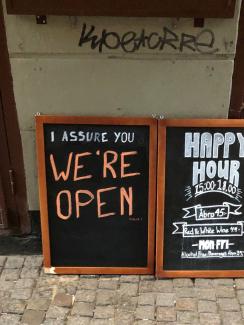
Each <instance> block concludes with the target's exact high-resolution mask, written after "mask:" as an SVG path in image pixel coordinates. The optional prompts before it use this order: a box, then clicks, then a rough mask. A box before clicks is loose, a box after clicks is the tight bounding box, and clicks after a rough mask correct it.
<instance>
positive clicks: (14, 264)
mask: <svg viewBox="0 0 244 325" xmlns="http://www.w3.org/2000/svg"><path fill="white" fill-rule="evenodd" d="M24 261H25V258H24V257H20V256H10V257H8V258H7V261H6V263H5V268H6V269H19V268H21V267H22V266H23V264H24Z"/></svg>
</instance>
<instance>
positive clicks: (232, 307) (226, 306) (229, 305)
mask: <svg viewBox="0 0 244 325" xmlns="http://www.w3.org/2000/svg"><path fill="white" fill-rule="evenodd" d="M218 305H219V307H220V309H221V310H226V311H239V310H240V305H239V303H238V300H237V299H236V298H219V299H218Z"/></svg>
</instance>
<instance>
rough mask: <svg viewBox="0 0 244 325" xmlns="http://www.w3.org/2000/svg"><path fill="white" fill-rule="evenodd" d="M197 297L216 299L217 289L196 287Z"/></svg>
mask: <svg viewBox="0 0 244 325" xmlns="http://www.w3.org/2000/svg"><path fill="white" fill-rule="evenodd" d="M195 292H196V297H197V298H198V299H201V300H211V301H215V300H216V292H215V289H203V288H195Z"/></svg>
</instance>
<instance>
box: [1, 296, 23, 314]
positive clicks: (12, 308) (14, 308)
mask: <svg viewBox="0 0 244 325" xmlns="http://www.w3.org/2000/svg"><path fill="white" fill-rule="evenodd" d="M25 307H26V301H24V300H17V299H10V300H6V301H5V302H4V303H3V304H2V311H3V312H4V313H13V314H22V313H23V312H24V310H25Z"/></svg>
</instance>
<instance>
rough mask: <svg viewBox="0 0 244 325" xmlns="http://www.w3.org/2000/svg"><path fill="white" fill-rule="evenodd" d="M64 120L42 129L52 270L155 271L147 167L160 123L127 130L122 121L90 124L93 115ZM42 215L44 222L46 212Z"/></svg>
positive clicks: (131, 126) (127, 127)
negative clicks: (72, 268)
mask: <svg viewBox="0 0 244 325" xmlns="http://www.w3.org/2000/svg"><path fill="white" fill-rule="evenodd" d="M41 118H42V117H40V118H39V119H40V120H41ZM44 119H45V117H44ZM47 119H48V118H47ZM63 120H64V123H61V122H60V123H57V122H56V123H50V122H49V123H44V124H43V131H42V132H43V137H44V140H43V141H44V146H43V149H41V150H43V152H44V158H43V159H44V164H45V187H46V197H45V192H44V191H43V187H44V186H43V187H41V195H42V196H43V197H44V203H45V204H47V212H48V219H47V222H48V229H49V233H48V238H49V239H50V243H49V242H48V244H47V245H46V241H45V229H46V228H45V227H43V236H44V246H45V247H49V245H50V259H51V266H53V267H74V266H76V267H93V268H99V267H103V268H106V267H107V268H113V267H117V268H118V267H120V268H142V269H144V272H149V271H148V270H149V269H148V268H149V266H148V258H149V254H152V253H153V245H152V244H150V247H151V249H150V252H149V250H148V247H149V243H153V240H154V238H153V235H152V234H153V231H152V229H153V218H154V214H151V213H154V211H153V209H152V212H151V210H150V211H149V203H150V199H149V196H150V195H151V194H152V192H151V190H150V184H151V183H150V179H149V175H151V174H150V170H149V164H150V159H151V158H150V157H151V156H150V152H151V151H150V150H151V143H153V142H152V141H154V142H155V143H154V145H155V146H156V141H155V139H156V127H155V125H156V123H155V121H153V120H151V119H150V120H149V119H148V120H149V122H140V121H141V120H139V122H138V120H136V122H137V124H136V125H130V123H133V122H130V121H128V122H127V120H125V125H123V120H122V121H121V120H119V121H118V122H119V123H120V124H119V125H116V121H114V120H112V122H113V123H112V122H111V123H112V124H111V125H109V122H110V121H111V119H108V121H107V120H106V121H107V124H108V125H105V124H101V125H99V121H100V120H97V123H96V119H94V122H92V123H93V124H91V121H93V119H92V118H90V120H91V121H90V124H89V123H88V124H85V123H84V122H85V121H86V119H85V118H83V119H81V118H80V120H81V122H80V123H79V122H78V121H79V118H77V123H75V120H74V123H72V124H71V123H68V124H65V118H63ZM140 123H141V124H140ZM150 123H151V124H150ZM152 125H153V126H152ZM152 128H153V130H154V131H153V132H154V140H153V139H151V140H150V134H151V133H150V132H151V129H152ZM41 150H39V151H41ZM154 152H155V150H154ZM153 156H154V154H153ZM154 161H155V158H154ZM40 179H41V180H42V176H41V177H40ZM43 193H44V194H43ZM43 211H44V210H42V212H43ZM149 215H150V216H152V217H149ZM42 217H43V225H44V224H45V222H46V219H45V214H44V213H42ZM148 236H151V237H150V238H149V237H148ZM150 258H151V262H150V263H151V266H150V268H152V265H153V258H152V257H150ZM92 271H94V270H92ZM92 271H91V272H92Z"/></svg>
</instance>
